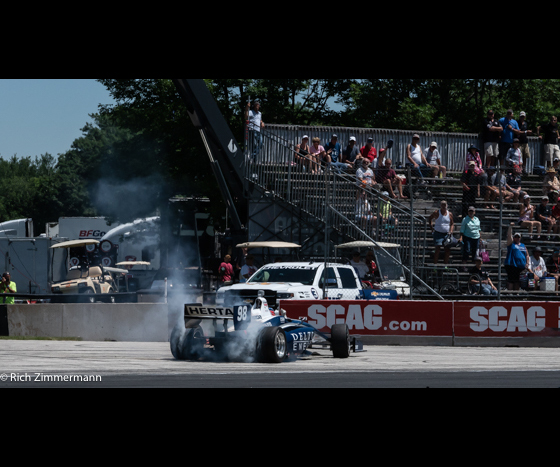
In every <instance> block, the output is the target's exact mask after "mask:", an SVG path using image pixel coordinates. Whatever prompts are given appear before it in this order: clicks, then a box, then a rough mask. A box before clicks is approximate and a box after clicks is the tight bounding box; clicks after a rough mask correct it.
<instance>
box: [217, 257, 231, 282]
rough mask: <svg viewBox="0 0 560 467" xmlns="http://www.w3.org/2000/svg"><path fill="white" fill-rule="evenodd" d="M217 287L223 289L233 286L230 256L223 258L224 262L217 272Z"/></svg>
mask: <svg viewBox="0 0 560 467" xmlns="http://www.w3.org/2000/svg"><path fill="white" fill-rule="evenodd" d="M218 278H219V281H218V282H219V284H218V285H219V286H220V287H225V286H228V285H231V284H233V266H232V264H231V256H230V255H227V256H226V257H225V258H224V262H223V263H222V264H221V265H220V270H219V271H218Z"/></svg>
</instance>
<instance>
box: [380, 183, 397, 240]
mask: <svg viewBox="0 0 560 467" xmlns="http://www.w3.org/2000/svg"><path fill="white" fill-rule="evenodd" d="M379 222H380V223H381V229H382V230H381V234H382V235H383V229H385V230H387V231H389V229H390V228H391V227H393V228H395V227H397V226H398V225H399V220H398V219H397V218H396V217H393V205H392V204H391V200H390V199H389V193H388V192H386V191H384V192H383V193H381V200H380V201H379ZM387 233H388V232H387Z"/></svg>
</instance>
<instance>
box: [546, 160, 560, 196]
mask: <svg viewBox="0 0 560 467" xmlns="http://www.w3.org/2000/svg"><path fill="white" fill-rule="evenodd" d="M543 194H544V195H546V196H548V197H549V199H550V200H551V201H552V202H554V201H556V200H557V199H558V196H559V195H560V180H559V179H558V174H557V173H556V169H555V168H554V167H550V168H549V169H548V170H547V171H546V175H545V177H544V180H543Z"/></svg>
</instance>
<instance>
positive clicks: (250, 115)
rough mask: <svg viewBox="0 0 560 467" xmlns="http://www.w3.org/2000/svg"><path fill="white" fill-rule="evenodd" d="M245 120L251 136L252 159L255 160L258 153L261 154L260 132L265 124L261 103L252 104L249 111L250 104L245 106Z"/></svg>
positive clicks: (257, 101) (256, 101)
mask: <svg viewBox="0 0 560 467" xmlns="http://www.w3.org/2000/svg"><path fill="white" fill-rule="evenodd" d="M245 120H246V122H247V127H248V129H249V132H250V133H251V134H252V135H253V138H252V142H253V151H252V157H253V160H255V159H256V158H257V157H258V155H259V153H260V152H261V148H262V144H263V139H262V133H261V130H262V129H264V127H265V124H264V122H263V118H262V112H261V103H260V101H259V100H255V101H254V102H253V110H251V103H250V102H249V103H248V104H247V110H246V111H245Z"/></svg>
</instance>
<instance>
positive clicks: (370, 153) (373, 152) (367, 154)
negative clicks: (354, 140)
mask: <svg viewBox="0 0 560 467" xmlns="http://www.w3.org/2000/svg"><path fill="white" fill-rule="evenodd" d="M360 152H361V154H362V157H363V158H366V159H369V161H370V162H371V163H372V165H373V163H374V161H375V159H377V149H375V148H374V147H373V138H368V140H367V144H366V145H365V146H364V147H363V148H362V150H361V151H360Z"/></svg>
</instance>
